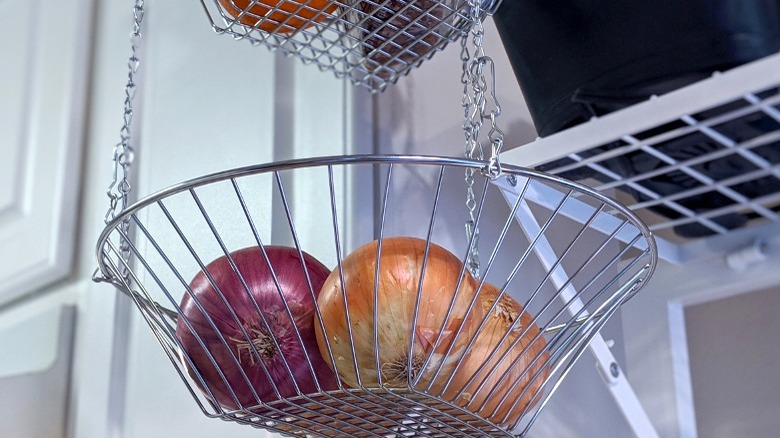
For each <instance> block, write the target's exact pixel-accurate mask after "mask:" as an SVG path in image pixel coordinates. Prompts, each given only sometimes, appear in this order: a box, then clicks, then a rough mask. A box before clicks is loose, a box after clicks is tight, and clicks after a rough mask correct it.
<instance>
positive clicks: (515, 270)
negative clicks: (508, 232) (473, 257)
mask: <svg viewBox="0 0 780 438" xmlns="http://www.w3.org/2000/svg"><path fill="white" fill-rule="evenodd" d="M571 194H572V191H571V190H569V192H568V193H567V194H566V196H565V197H564V198H563V201H561V202H560V203H559V205H558V207H557V208H556V210H555V211H554V212H553V214H552V215H551V216H550V217H549V218H548V220H547V222H546V223H545V225H544V226H543V228H542V231H540V233H539V235H538V236H537V237H536V239H533V240H532V241H531V243H530V245H529V247H528V248H526V250H525V251H524V253H523V255H521V256H520V259H519V261H518V262H517V263H516V264H515V266H514V268H513V269H512V271H511V272H510V274H509V277H508V279H507V281H506V283H505V284H509V283H511V281H512V279H514V277H515V276H516V275H517V273H518V272H520V268H522V266H523V265H524V264H525V261H526V260H527V258H528V256H529V255H530V254H531V250H532V248H533V247H534V245H535V244H536V240H537V239H538V238H539V236H541V235H542V233H544V230H546V229H547V227H549V226H550V224H551V223H552V221H553V219H554V218H555V217H556V215H557V212H558V211H560V209H561V208H563V205H564V204H565V202H566V200H567V199H569V197H570V196H571ZM518 199H522V198H518ZM518 205H519V201H518ZM513 210H515V209H514V208H513ZM497 249H498V248H496V250H494V251H493V254H491V259H490V260H489V264H488V270H487V271H486V272H485V274H486V275H487V272H488V271H489V269H490V266H491V265H492V263H493V262H494V260H495V258H496V256H497V252H498V251H497ZM484 282H485V278H484V277H483V279H482V280H481V281H480V283H479V285H478V286H477V290H481V289H482V286H483V285H484ZM502 289H505V288H502ZM503 293H504V292H501V295H500V296H503ZM499 299H500V297H499V298H498V299H496V301H495V302H494V303H493V305H492V306H491V308H490V310H489V311H488V312H487V313H486V316H485V317H484V318H483V320H482V322H481V323H480V325H479V327H478V328H477V332H476V334H475V336H473V337H472V338H471V340H470V341H469V343H468V344H467V346H466V348H465V349H466V350H469V349H470V348H471V347H472V346H473V345H474V343H475V342H476V340H477V335H478V334H479V333H480V332H481V331H482V330H483V329H484V327H485V325H486V324H487V321H488V315H489V314H490V313H491V312H492V311H493V310H494V309H495V308H496V306H497V305H498V301H499ZM464 359H465V356H461V357H460V358H459V359H458V361H457V363H456V365H455V370H458V369H460V366H461V364H462V363H463V360H464ZM454 377H455V372H453V373H452V374H451V375H450V376H449V377H448V378H447V381H446V382H445V385H444V388H443V389H442V393H443V392H445V391H446V390H447V389H449V387H450V385H451V384H452V381H453V378H454ZM465 390H466V385H464V386H463V387H462V388H461V389H460V391H459V392H458V394H457V395H456V398H457V397H460V396H461V395H462V394H463V392H464V391H465Z"/></svg>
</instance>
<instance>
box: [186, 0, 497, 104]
mask: <svg viewBox="0 0 780 438" xmlns="http://www.w3.org/2000/svg"><path fill="white" fill-rule="evenodd" d="M201 3H202V5H203V8H204V10H205V11H206V15H207V17H208V19H209V22H210V23H211V26H212V28H213V29H214V30H215V31H216V32H217V33H219V34H227V35H231V36H232V37H233V38H235V39H237V40H247V41H249V42H251V43H252V44H256V45H263V46H266V47H267V48H269V49H271V50H274V51H278V52H281V53H283V54H285V55H287V56H291V57H295V58H298V59H300V60H301V61H303V62H304V63H305V64H314V65H316V66H317V67H319V68H320V70H323V71H330V72H333V73H335V75H336V76H337V77H347V78H349V79H350V80H351V81H352V82H353V83H354V84H356V85H359V86H363V87H365V88H367V89H369V90H371V91H372V92H377V91H383V90H384V89H385V88H386V87H387V86H388V85H389V84H393V83H395V82H396V81H397V80H398V79H399V78H400V77H402V76H404V75H407V74H409V72H410V71H411V70H412V69H414V68H415V67H418V66H419V65H420V64H422V63H423V62H424V61H425V60H427V59H430V58H431V57H432V56H433V55H434V54H435V53H437V52H438V51H440V50H442V49H444V47H446V46H447V44H449V43H450V42H453V41H456V40H457V39H458V38H461V37H463V36H464V35H466V33H467V32H468V29H469V27H470V26H471V23H472V19H471V16H470V12H469V11H470V9H469V0H404V1H402V0H273V1H272V0H262V1H261V0H201ZM499 3H500V0H484V1H483V11H484V12H483V13H482V17H481V18H482V19H484V17H485V16H487V15H488V14H490V13H492V12H493V11H495V9H497V8H498V4H499Z"/></svg>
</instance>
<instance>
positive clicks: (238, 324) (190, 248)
mask: <svg viewBox="0 0 780 438" xmlns="http://www.w3.org/2000/svg"><path fill="white" fill-rule="evenodd" d="M157 204H158V205H159V207H160V209H161V210H162V212H163V214H164V215H165V217H166V218H167V220H168V222H169V223H170V224H171V226H172V227H173V229H174V231H175V232H176V234H177V235H178V236H179V238H180V239H181V241H182V243H183V244H184V245H185V247H186V248H187V250H188V251H189V252H190V255H192V257H193V259H194V260H195V262H196V263H197V264H198V266H199V268H200V271H201V272H203V274H204V275H205V276H206V278H207V279H208V281H209V284H210V285H211V287H212V288H214V291H215V292H216V293H217V295H218V297H219V299H220V301H221V302H222V304H223V305H224V306H225V308H226V309H227V310H228V313H229V314H230V316H231V318H232V320H233V322H234V323H235V324H236V327H238V329H239V330H240V331H241V334H242V335H243V337H244V339H246V341H247V342H248V344H249V348H250V352H251V353H252V354H254V355H255V357H256V359H257V360H258V361H259V362H258V363H259V364H260V367H261V368H262V370H263V373H264V374H265V376H266V378H267V379H268V381H269V382H271V386H272V388H273V391H274V393H275V394H276V396H277V398H280V399H281V398H282V397H281V394H280V393H279V389H278V388H277V386H276V384H275V383H274V382H273V379H272V378H271V375H270V373H269V372H268V369H267V367H266V365H265V361H263V360H262V356H261V355H260V352H258V351H257V348H256V347H255V345H254V343H253V342H251V339H252V338H251V337H250V336H249V333H248V332H247V331H246V329H245V328H244V325H243V324H242V323H241V320H240V319H239V318H238V315H236V313H235V311H234V310H233V307H232V306H230V303H229V302H228V300H227V298H226V297H225V294H224V293H223V292H222V289H221V288H220V287H219V285H218V284H217V281H216V280H215V279H214V277H213V276H212V275H211V273H210V272H209V270H208V269H206V265H205V264H204V263H203V261H202V260H201V258H200V256H198V254H197V251H195V248H193V246H192V244H191V243H190V241H189V240H188V239H187V237H186V236H185V235H184V232H183V231H182V230H181V228H180V227H179V224H178V223H177V222H176V220H175V219H174V218H173V216H172V215H171V213H170V211H168V208H167V207H166V206H165V203H164V202H163V201H162V200H158V201H157ZM138 223H139V224H140V221H138ZM147 237H148V238H149V239H150V242H152V244H153V245H154V246H155V247H156V248H158V251H160V254H161V255H162V256H163V258H166V257H165V253H164V251H162V249H161V248H159V246H158V245H157V244H156V243H155V240H154V239H153V238H152V237H151V235H148V234H147ZM169 266H170V267H171V269H173V271H174V274H175V275H176V277H177V278H178V279H179V281H181V282H182V284H183V285H184V287H185V289H186V291H187V293H188V294H189V295H190V298H192V300H193V302H194V303H195V305H196V306H197V307H198V310H199V311H200V312H201V313H203V315H204V316H205V317H206V318H207V320H208V321H209V325H210V327H211V329H212V330H214V332H215V333H216V334H217V336H218V337H219V339H220V342H221V343H222V345H223V346H224V347H225V348H226V349H227V350H228V351H229V352H230V357H231V359H232V360H233V362H234V364H235V366H236V367H237V369H238V370H239V372H240V373H241V376H242V377H243V378H244V382H245V383H246V384H247V385H248V386H249V388H250V390H251V391H252V395H253V396H254V398H255V400H257V402H258V404H260V403H262V402H261V400H260V397H259V395H258V394H257V392H256V391H255V389H254V385H252V383H251V380H250V379H249V377H248V376H247V375H246V373H245V372H244V369H243V367H242V366H241V361H240V360H239V358H238V357H236V355H235V354H234V352H233V349H232V348H230V345H229V344H228V343H227V340H226V339H225V337H224V336H223V334H222V332H221V331H220V330H219V329H218V328H217V326H216V324H214V321H213V320H212V318H211V316H210V315H209V314H208V312H207V311H206V309H205V308H204V307H203V305H202V303H201V302H200V299H199V298H198V297H197V296H196V295H195V292H194V291H193V290H192V288H191V287H190V286H189V284H188V283H187V281H186V280H184V277H182V275H181V274H180V273H179V272H178V270H177V269H176V268H175V267H174V266H173V264H171V263H169ZM165 292H166V295H167V296H168V299H170V300H171V301H172V302H175V300H174V299H173V297H172V296H171V295H170V293H168V292H167V290H166V291H165ZM181 316H182V317H183V318H185V320H186V319H187V318H186V317H185V315H184V314H182V315H181ZM259 316H260V318H261V321H262V323H263V325H264V326H265V327H266V330H268V332H269V333H270V332H271V330H270V327H269V325H268V321H267V320H266V319H265V317H264V315H262V314H261V315H259ZM192 333H193V335H194V337H196V338H199V337H200V335H199V334H198V333H197V332H195V331H193V332H192ZM272 338H273V336H272ZM277 348H278V347H277ZM217 369H219V367H217ZM226 385H227V387H228V389H229V390H230V392H231V394H232V395H233V396H235V394H234V393H233V390H232V388H231V385H230V384H228V383H226ZM236 404H237V405H238V406H242V403H240V402H238V403H236Z"/></svg>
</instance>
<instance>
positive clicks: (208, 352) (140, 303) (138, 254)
mask: <svg viewBox="0 0 780 438" xmlns="http://www.w3.org/2000/svg"><path fill="white" fill-rule="evenodd" d="M132 219H133V221H134V222H135V223H136V225H137V226H138V229H139V230H140V231H141V233H142V234H144V235H145V236H146V237H147V238H148V239H149V241H150V243H151V244H152V245H153V246H154V247H155V248H156V249H158V251H159V247H158V246H157V242H156V241H155V240H154V239H153V238H152V237H151V235H150V234H149V232H148V230H147V229H146V227H144V226H143V224H142V223H141V221H139V220H138V218H137V217H136V215H135V214H134V215H132ZM116 231H117V232H118V233H119V234H120V235H123V237H125V238H126V237H127V236H126V235H124V231H123V230H122V229H121V228H116ZM107 242H108V245H109V246H110V247H111V249H112V250H114V252H116V248H115V247H114V245H113V243H112V242H111V241H110V240H109V241H107ZM129 249H130V250H131V251H132V252H133V254H135V256H136V258H137V259H138V261H139V262H140V263H141V265H142V266H143V267H144V268H145V269H146V270H147V272H149V274H150V275H151V277H152V279H153V280H154V281H155V282H156V283H157V285H158V286H159V287H160V289H161V290H162V291H163V293H164V294H165V295H166V296H167V297H168V299H169V300H170V301H171V303H173V305H174V306H175V307H176V308H177V310H178V311H179V312H181V309H180V308H179V306H178V304H177V303H176V300H174V299H173V297H172V296H171V294H170V293H169V291H168V289H167V288H166V287H165V285H164V283H163V282H162V281H161V280H160V278H159V277H158V276H157V274H156V273H155V271H154V270H153V269H152V268H151V266H150V265H149V264H148V263H147V261H146V258H145V257H143V255H142V254H141V252H140V251H139V250H138V248H137V247H136V246H135V245H134V244H133V243H132V241H130V247H129ZM160 254H161V255H162V257H163V259H164V260H165V261H166V263H168V266H169V267H170V268H171V269H173V270H174V275H177V276H178V275H179V274H178V271H176V270H175V268H174V267H173V265H172V264H170V260H168V259H167V257H166V256H165V254H164V253H163V252H160ZM119 260H121V262H122V263H123V264H126V263H127V262H126V261H125V260H124V259H122V258H121V257H119ZM109 262H110V263H112V265H113V261H112V260H109ZM117 272H118V271H117ZM129 272H130V273H131V274H132V275H133V276H135V273H134V271H133V270H132V269H130V271H129ZM136 279H137V278H136ZM182 280H183V279H182ZM136 284H137V285H138V287H140V288H141V291H142V292H143V293H144V295H146V296H147V297H149V298H148V299H147V298H144V299H143V301H140V300H139V298H141V296H140V295H139V294H138V293H133V294H131V295H130V296H131V297H132V298H133V299H134V300H135V301H136V305H138V307H139V309H144V308H146V307H145V306H146V304H147V303H149V302H150V300H151V295H150V294H149V292H148V290H147V289H146V288H145V287H144V286H143V283H141V282H136ZM183 284H184V285H185V287H186V288H187V289H188V290H189V285H188V284H187V283H186V281H184V282H183ZM125 286H126V287H127V290H130V289H129V284H128V283H126V284H125ZM151 302H152V303H154V304H157V303H156V302H154V301H151ZM199 304H200V303H197V302H196V305H199ZM201 311H203V309H201ZM204 315H205V316H206V317H207V319H208V321H209V323H210V324H211V325H212V327H213V328H214V329H215V330H216V327H215V326H214V322H213V321H212V320H211V317H210V316H209V315H208V314H207V313H204ZM144 318H146V316H144ZM177 318H178V314H177ZM182 321H183V322H184V324H185V325H186V326H187V328H188V329H189V330H191V331H192V332H193V333H196V332H195V329H194V327H193V326H192V323H191V322H190V321H189V319H187V318H182ZM147 323H150V326H151V327H154V326H153V325H151V322H150V321H148V320H147ZM152 332H155V330H152ZM155 335H156V333H155ZM195 338H196V339H197V342H198V343H199V345H200V347H201V348H203V350H204V351H205V352H206V355H207V357H208V358H209V361H210V362H211V364H212V365H213V366H214V368H215V369H216V370H217V373H218V374H219V376H220V378H221V379H222V381H223V383H225V385H226V387H227V388H228V390H229V392H230V396H231V397H232V398H233V401H234V402H235V403H236V405H237V406H240V403H239V402H238V397H237V396H236V394H235V393H234V392H233V390H232V388H231V386H230V385H229V384H228V382H227V378H226V377H225V375H224V374H223V373H222V369H221V367H219V366H218V365H217V362H216V360H215V359H214V357H213V355H212V354H211V350H209V349H208V348H206V346H205V344H204V343H203V341H202V339H201V338H200V337H199V336H195ZM223 345H225V348H228V347H227V343H224V339H223ZM180 351H181V352H184V353H185V355H184V356H185V357H186V360H187V362H188V363H189V364H190V366H192V367H193V368H192V369H193V370H195V374H196V375H197V377H198V379H197V380H198V381H199V382H200V383H201V384H202V385H203V387H204V388H206V392H207V393H208V395H209V397H210V398H211V399H212V400H216V398H214V394H213V393H212V391H211V389H210V388H209V386H208V385H207V384H206V382H205V381H204V379H203V377H202V376H201V374H200V372H198V371H197V368H195V367H194V364H193V363H192V361H191V359H190V356H189V354H186V352H185V351H184V349H183V348H182V349H181V350H180ZM228 351H230V349H229V348H228ZM231 353H232V352H231ZM247 380H248V379H247ZM215 407H216V406H215ZM201 409H203V407H202V406H201ZM218 410H220V411H221V408H218Z"/></svg>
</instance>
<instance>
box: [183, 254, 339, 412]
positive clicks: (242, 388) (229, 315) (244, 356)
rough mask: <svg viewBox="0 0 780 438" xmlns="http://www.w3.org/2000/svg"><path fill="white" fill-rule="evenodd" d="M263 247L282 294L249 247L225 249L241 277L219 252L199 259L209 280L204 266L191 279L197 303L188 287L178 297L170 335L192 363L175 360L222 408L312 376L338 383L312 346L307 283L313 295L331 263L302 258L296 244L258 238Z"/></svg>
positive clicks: (313, 381)
mask: <svg viewBox="0 0 780 438" xmlns="http://www.w3.org/2000/svg"><path fill="white" fill-rule="evenodd" d="M265 251H266V254H267V255H268V259H269V261H270V264H271V266H272V267H273V272H274V273H275V275H276V279H277V280H278V283H279V286H280V288H281V294H280V292H279V289H278V288H277V286H276V283H275V281H274V277H273V275H272V273H271V270H269V269H268V263H267V262H266V260H265V257H264V256H263V253H262V251H261V249H260V248H259V247H250V248H244V249H241V250H238V251H235V252H233V253H231V254H230V257H231V258H232V260H233V262H234V263H235V268H236V269H237V270H238V272H239V273H240V274H241V277H239V276H238V275H237V274H236V271H235V270H234V268H233V266H232V265H231V263H230V260H229V259H228V258H227V257H225V256H222V257H220V258H218V259H216V260H214V261H213V262H211V263H209V264H208V265H207V266H206V271H207V272H208V273H209V275H210V276H211V277H212V278H213V284H212V281H211V280H210V279H209V278H208V276H207V275H206V274H205V273H204V272H203V271H200V272H199V273H198V274H197V275H196V276H195V278H194V279H193V280H192V282H191V284H190V288H191V290H192V295H193V296H194V297H195V298H196V299H197V301H198V302H199V304H200V306H199V305H198V304H197V303H196V300H195V299H193V296H190V293H189V292H187V293H185V294H184V298H183V299H182V301H181V313H182V314H181V315H180V316H179V318H178V321H177V324H176V337H177V338H178V339H179V341H181V345H182V347H183V349H184V353H186V356H188V357H189V358H190V359H191V360H192V365H194V367H193V366H191V365H190V364H189V362H188V361H187V359H186V358H185V355H184V354H183V355H182V362H184V364H185V366H186V368H187V371H188V372H189V374H190V376H191V377H192V378H193V380H194V381H195V383H196V384H197V385H198V386H199V387H200V388H201V389H203V390H204V392H205V393H206V395H208V391H205V388H203V385H202V384H201V382H200V380H199V378H198V374H199V375H200V376H201V377H202V378H203V380H204V382H205V385H206V386H207V387H208V389H209V390H210V391H211V393H212V394H213V396H214V398H215V399H216V402H217V403H219V405H221V406H222V407H223V408H225V409H229V410H232V409H240V408H249V407H252V406H255V405H258V404H259V403H260V402H270V401H273V400H277V399H279V396H281V397H283V398H287V397H294V396H296V395H298V390H300V392H301V393H302V394H307V393H312V392H315V391H317V390H318V386H317V383H319V389H322V390H331V389H336V388H337V386H338V381H337V377H336V376H335V374H334V373H333V372H332V371H331V370H330V369H329V368H328V367H327V366H326V365H325V364H324V363H323V361H322V357H321V355H320V354H319V352H318V351H317V344H316V341H315V338H314V327H313V325H314V323H315V316H314V299H312V290H313V292H314V296H315V297H316V295H317V294H318V293H319V290H320V287H321V286H322V283H323V281H325V278H326V277H327V276H328V274H329V273H330V270H329V269H328V268H327V267H325V266H324V265H323V264H322V263H320V262H319V261H317V260H316V259H315V258H314V257H312V256H310V255H308V254H306V253H303V261H304V263H302V262H301V259H300V257H299V255H298V251H297V250H296V249H295V248H288V247H281V246H265ZM304 265H305V267H306V270H305V271H304ZM306 273H308V278H309V279H310V280H311V286H312V289H311V290H310V289H309V283H308V281H307V276H306ZM242 280H243V281H242ZM215 286H216V287H215ZM282 296H283V297H284V298H282ZM285 302H286V304H287V305H286V306H285ZM201 307H202V309H201ZM288 309H289V312H288ZM261 315H263V317H264V319H265V322H263V318H261ZM290 315H292V318H290ZM185 318H186V320H185ZM266 323H267V324H268V325H267V326H266ZM190 326H191V327H190ZM269 328H270V330H269ZM298 333H299V334H300V339H299V337H298ZM274 339H275V341H276V342H274ZM301 340H302V341H303V342H302V343H301ZM201 343H202V344H201ZM212 359H213V361H212ZM285 362H286V364H287V365H289V368H290V370H291V371H292V374H293V375H290V372H289V371H288V369H287V367H286V366H285ZM310 363H311V369H313V370H314V374H312V372H311V369H310V365H309V364H310ZM263 365H264V366H265V370H264V369H263ZM266 371H267V372H268V374H269V375H270V377H271V379H270V380H269V379H268V377H267V376H266ZM296 385H297V389H298V390H296ZM276 391H278V395H277V392H276Z"/></svg>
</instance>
